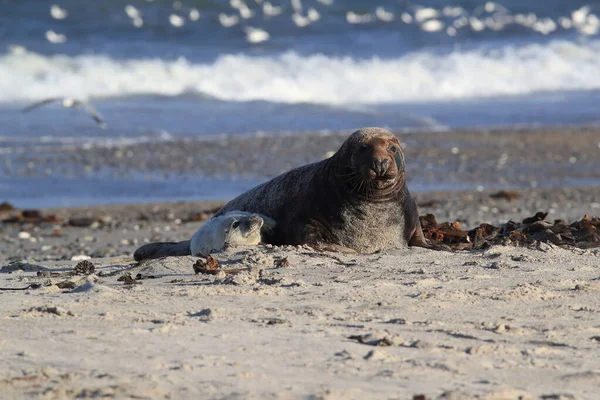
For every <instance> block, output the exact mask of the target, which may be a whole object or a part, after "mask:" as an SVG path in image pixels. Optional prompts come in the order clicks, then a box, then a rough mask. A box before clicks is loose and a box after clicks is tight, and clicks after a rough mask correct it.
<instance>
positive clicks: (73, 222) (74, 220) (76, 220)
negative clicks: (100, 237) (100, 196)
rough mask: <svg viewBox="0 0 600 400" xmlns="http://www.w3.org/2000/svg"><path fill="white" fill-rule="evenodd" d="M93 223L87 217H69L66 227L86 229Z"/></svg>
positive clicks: (91, 219) (92, 220)
mask: <svg viewBox="0 0 600 400" xmlns="http://www.w3.org/2000/svg"><path fill="white" fill-rule="evenodd" d="M94 222H95V220H94V219H93V218H89V217H71V218H69V221H68V222H67V224H68V225H70V226H74V227H78V228H87V227H88V226H90V225H92V224H93V223H94Z"/></svg>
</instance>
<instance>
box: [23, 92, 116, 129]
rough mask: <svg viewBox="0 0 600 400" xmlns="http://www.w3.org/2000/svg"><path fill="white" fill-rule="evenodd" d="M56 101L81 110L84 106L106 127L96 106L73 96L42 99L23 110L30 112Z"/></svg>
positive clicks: (103, 127) (98, 122)
mask: <svg viewBox="0 0 600 400" xmlns="http://www.w3.org/2000/svg"><path fill="white" fill-rule="evenodd" d="M55 101H60V103H61V104H62V106H63V107H65V108H75V109H76V110H80V109H81V108H82V107H83V109H84V110H85V112H87V113H88V114H89V115H90V116H91V117H92V119H93V120H94V121H95V122H96V123H97V124H98V125H99V126H100V128H102V129H106V121H104V118H103V117H102V115H100V113H99V112H98V111H96V109H95V108H94V107H92V106H91V105H90V104H89V103H87V102H85V101H83V100H77V99H73V98H71V97H51V98H48V99H45V100H41V101H38V102H36V103H33V104H31V105H29V106H27V107H25V108H24V109H23V112H24V113H26V112H29V111H31V110H33V109H35V108H38V107H41V106H44V105H46V104H50V103H53V102H55Z"/></svg>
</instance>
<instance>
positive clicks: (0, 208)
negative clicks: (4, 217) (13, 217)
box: [0, 201, 16, 212]
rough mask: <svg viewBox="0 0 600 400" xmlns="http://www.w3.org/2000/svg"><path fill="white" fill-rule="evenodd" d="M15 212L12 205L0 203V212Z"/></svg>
mask: <svg viewBox="0 0 600 400" xmlns="http://www.w3.org/2000/svg"><path fill="white" fill-rule="evenodd" d="M15 210H16V208H15V207H14V206H13V205H12V204H10V203H8V202H6V201H5V202H2V203H0V212H9V211H15Z"/></svg>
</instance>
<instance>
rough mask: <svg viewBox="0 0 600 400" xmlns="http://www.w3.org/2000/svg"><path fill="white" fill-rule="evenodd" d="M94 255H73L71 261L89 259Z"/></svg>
mask: <svg viewBox="0 0 600 400" xmlns="http://www.w3.org/2000/svg"><path fill="white" fill-rule="evenodd" d="M91 258H92V257H90V256H86V255H85V254H77V255H75V256H73V257H71V261H83V260H89V259H91Z"/></svg>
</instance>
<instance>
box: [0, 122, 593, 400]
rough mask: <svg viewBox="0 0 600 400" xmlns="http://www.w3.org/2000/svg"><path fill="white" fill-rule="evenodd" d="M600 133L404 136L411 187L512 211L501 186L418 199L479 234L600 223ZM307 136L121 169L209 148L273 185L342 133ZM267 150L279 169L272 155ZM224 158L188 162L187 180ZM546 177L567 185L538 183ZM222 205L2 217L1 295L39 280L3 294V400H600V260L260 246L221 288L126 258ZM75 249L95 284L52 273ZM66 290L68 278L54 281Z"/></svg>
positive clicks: (177, 235) (192, 226) (481, 195)
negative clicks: (419, 399)
mask: <svg viewBox="0 0 600 400" xmlns="http://www.w3.org/2000/svg"><path fill="white" fill-rule="evenodd" d="M599 132H600V131H598V130H596V129H592V128H573V129H567V130H564V131H561V130H553V131H513V132H479V134H477V132H439V133H435V132H432V133H428V134H426V135H422V136H419V135H418V134H403V135H402V139H403V141H404V142H405V143H406V145H407V155H406V157H407V161H408V174H409V177H410V179H409V187H412V185H414V186H418V185H419V184H420V182H422V181H423V180H424V181H427V179H429V178H428V177H432V178H431V179H433V180H439V179H441V178H443V179H446V180H447V181H448V182H451V183H453V182H456V185H459V184H460V183H461V182H462V183H463V184H464V183H466V184H469V185H471V187H476V186H478V185H479V184H480V182H482V181H485V182H487V183H488V185H487V186H496V185H493V184H492V183H494V182H495V183H496V184H497V185H498V186H502V185H503V182H512V183H514V185H513V186H516V187H517V190H515V194H516V198H513V199H507V198H494V197H492V196H491V195H493V194H495V193H496V192H497V191H498V188H497V187H494V188H479V190H460V188H459V187H456V188H455V190H450V191H448V190H440V191H414V195H415V197H416V199H417V202H418V203H419V205H420V211H421V213H422V214H425V213H433V214H435V215H436V217H437V219H438V221H455V220H458V221H460V222H461V225H462V226H463V227H465V228H473V227H475V226H477V225H479V224H480V223H482V222H489V223H492V224H501V223H504V222H507V221H508V220H509V219H513V220H515V221H519V220H521V219H523V218H525V217H529V216H531V215H533V214H534V213H535V212H537V211H548V212H549V219H556V218H560V219H564V220H565V221H567V222H572V221H575V220H578V219H580V218H581V217H583V215H584V214H590V215H600V186H594V185H593V184H590V185H572V184H569V182H571V183H573V182H577V180H581V181H582V182H594V179H598V178H599V177H600V166H599V165H598V164H600V148H599V147H598V143H599V142H600V133H599ZM316 138H321V139H316ZM313 139H314V141H308V142H311V143H313V144H312V145H310V146H309V147H308V148H299V147H298V148H294V146H293V145H292V143H293V141H292V139H291V138H289V137H283V136H282V137H280V138H278V139H273V138H268V139H265V138H255V139H253V140H250V139H248V138H233V139H232V138H230V139H219V140H216V141H212V142H209V143H212V145H205V146H200V145H198V147H197V148H195V147H193V146H192V145H190V144H188V145H187V146H184V145H183V144H182V145H181V146H177V145H173V146H170V147H168V149H169V150H168V151H159V149H160V146H159V145H149V144H147V145H144V146H137V147H136V153H135V155H132V156H131V157H130V158H131V160H129V158H128V157H121V158H120V159H119V160H121V161H119V162H120V164H118V165H117V167H118V168H119V170H122V171H124V173H126V171H128V170H129V169H131V168H138V169H139V168H146V167H144V165H146V164H139V162H140V160H141V159H145V157H146V156H147V155H154V158H153V159H151V160H149V161H147V169H148V171H152V170H153V169H152V168H155V167H153V165H157V164H158V166H156V168H157V169H156V170H164V169H168V168H169V166H171V167H172V168H173V170H175V169H178V168H180V167H178V166H177V165H178V164H177V163H176V162H175V160H183V159H182V158H181V157H182V154H183V153H182V152H186V154H188V155H189V154H195V155H196V156H197V157H198V158H197V159H198V160H204V159H205V157H208V154H212V155H213V156H214V157H216V158H217V159H218V160H219V164H220V165H221V166H223V167H225V168H227V167H226V166H228V165H230V166H231V168H232V171H234V170H236V169H241V168H244V169H245V170H248V171H250V172H252V173H254V174H255V175H256V176H259V175H261V174H263V175H269V174H271V173H273V171H275V170H277V171H278V172H279V171H280V169H281V170H283V169H286V168H288V167H292V166H295V165H299V164H302V163H304V162H308V161H311V160H315V159H318V158H319V157H321V154H322V153H324V152H325V151H324V150H325V149H331V150H335V148H336V146H337V145H336V143H337V144H339V143H340V142H341V140H343V136H342V135H337V136H336V135H314V137H313ZM236 140H241V141H243V143H237V142H235V141H236ZM318 140H321V142H319V141H318ZM219 143H220V144H219ZM236 143H237V144H239V145H241V144H243V145H244V146H246V147H244V149H245V151H244V152H242V154H243V155H242V156H240V157H241V158H239V159H236V158H235V157H233V156H231V149H232V148H237V147H235V146H233V144H236ZM250 143H252V144H253V146H256V147H248V145H249V144H250ZM274 143H278V144H277V146H276V147H277V149H278V150H277V151H274V150H273V149H274V147H273V146H275V145H274ZM326 144H327V145H326ZM210 146H212V147H210ZM162 149H163V150H164V146H163V148H162ZM219 149H220V150H219ZM125 150H126V149H125V148H119V149H115V148H112V149H90V150H89V152H90V153H83V154H80V155H78V156H77V157H79V156H81V159H80V160H79V159H76V158H73V160H72V162H73V164H74V165H81V163H83V160H86V162H90V163H92V164H91V165H92V167H93V163H94V162H98V163H100V162H101V161H102V162H106V161H107V160H111V157H112V156H111V154H112V155H113V156H114V154H115V152H117V151H121V152H123V151H125ZM130 150H131V149H130ZM204 151H206V152H207V153H202V152H204ZM197 152H199V153H200V154H198V153H197ZM92 153H93V155H92ZM265 153H267V154H272V159H264V158H261V157H260V155H261V154H265ZM123 154H127V153H126V152H125V153H121V155H123ZM132 154H133V153H132ZM236 154H238V155H239V154H240V153H236ZM503 154H508V159H506V157H503V156H502V155H503ZM202 155H205V157H202ZM69 157H73V155H69ZM220 157H222V158H220ZM227 157H230V158H227ZM243 157H247V158H246V159H244V158H243ZM286 157H287V158H286ZM461 157H462V158H461ZM90 160H91V161H90ZM228 160H229V161H231V160H234V161H232V162H231V163H230V162H229V161H228ZM253 160H254V161H253ZM501 160H505V161H503V162H500V161H501ZM37 162H39V163H44V162H46V161H43V160H38V161H36V163H37ZM115 162H116V161H115ZM156 163H157V164H156ZM245 163H248V164H247V166H246V164H245ZM213 164H215V161H214V160H213V162H212V163H211V162H207V163H206V164H205V163H204V161H198V162H194V163H193V165H192V166H190V168H191V169H190V171H197V170H198V171H205V170H207V168H209V167H211V166H213ZM429 164H431V166H429ZM182 165H183V164H182ZM274 165H277V167H278V168H277V169H276V168H274ZM181 168H184V167H183V166H181ZM211 168H212V167H211ZM544 179H546V180H547V181H548V182H553V184H552V185H548V186H558V188H543V186H545V184H544ZM574 179H576V180H575V181H574ZM534 181H536V182H538V183H537V184H536V185H533V184H532V182H534ZM519 182H520V183H519ZM527 183H529V185H527ZM531 186H542V188H540V187H538V188H532V187H531ZM224 200H226V199H224ZM220 204H221V203H220V202H211V203H207V202H188V203H161V204H132V205H113V206H100V207H83V208H69V209H43V210H40V212H41V214H42V215H41V216H42V217H43V218H42V219H43V220H44V221H45V222H44V221H42V222H35V221H36V218H35V217H36V215H35V214H34V215H31V214H30V217H31V218H29V219H28V221H29V222H27V221H21V222H13V223H9V222H5V223H2V224H0V268H2V270H1V271H0V287H1V288H25V287H27V286H28V285H30V284H40V285H41V286H40V287H39V288H37V289H28V290H23V291H5V290H2V291H0V304H1V305H0V319H2V323H1V324H0V358H2V359H3V360H5V362H4V363H3V364H2V366H1V367H0V392H2V393H3V394H6V395H7V396H10V398H42V397H44V398H72V397H76V396H81V397H84V398H85V397H94V396H96V397H98V396H106V397H109V398H110V397H113V398H126V397H137V398H189V397H198V396H199V397H202V398H323V399H338V398H339V399H348V398H356V399H359V398H360V399H363V398H403V399H404V398H412V396H415V395H419V394H423V395H426V396H427V398H432V399H435V398H446V399H448V398H456V399H469V398H487V399H514V398H517V397H519V396H521V398H523V399H527V398H531V399H533V398H541V397H543V396H546V397H545V398H553V399H554V398H556V399H573V398H581V399H593V398H595V396H596V394H597V390H596V388H597V385H598V382H599V380H600V372H599V371H598V368H597V359H596V357H595V354H596V351H595V350H596V349H597V346H598V342H599V339H598V337H599V335H600V330H599V328H598V327H599V326H600V313H599V311H600V310H598V307H597V301H596V298H597V296H596V293H597V291H598V289H600V287H599V286H598V285H599V284H598V282H599V280H598V278H599V277H600V251H599V250H598V249H589V250H580V249H561V248H558V247H556V246H553V245H550V244H543V245H542V246H540V247H539V248H538V249H526V248H515V247H511V246H493V247H492V248H491V249H487V250H485V251H473V252H460V253H447V252H432V251H428V250H424V249H399V250H391V251H387V252H382V253H378V254H375V255H363V256H347V255H336V254H332V253H330V254H316V253H314V252H313V251H312V250H310V249H308V248H304V247H301V248H293V247H284V248H272V247H268V246H267V247H263V246H259V247H252V248H237V249H231V250H230V251H229V252H227V253H224V254H219V255H217V258H218V259H219V260H220V262H221V265H222V267H224V268H245V269H247V271H245V272H242V273H240V274H237V275H225V274H224V273H220V274H219V275H217V276H213V275H202V274H200V275H196V274H194V271H193V267H192V265H193V264H194V262H195V261H196V259H195V258H193V257H183V258H167V259H163V260H157V261H151V262H145V263H142V264H139V265H137V264H135V263H133V262H132V260H131V258H130V257H131V254H132V253H133V250H134V249H135V248H136V247H138V246H139V245H141V244H142V243H145V242H148V241H158V240H160V241H163V240H169V241H171V240H172V241H179V240H184V239H187V238H189V237H190V236H191V234H192V233H193V232H194V231H195V230H196V229H197V228H198V227H199V226H201V224H202V220H203V219H205V218H207V217H209V216H210V213H211V212H212V211H214V210H215V209H216V208H218V207H219V205H220ZM15 206H18V204H15ZM19 212H20V211H19V210H12V211H10V210H7V211H0V216H1V217H2V219H6V218H9V217H10V216H11V215H17V214H18V213H19ZM77 256H86V257H92V258H91V259H90V261H91V262H92V263H93V264H94V265H95V266H96V272H95V273H94V274H91V275H88V276H66V275H63V276H57V275H56V273H61V274H64V273H65V272H66V271H70V270H72V269H73V267H74V266H75V264H77V262H78V261H72V258H74V257H75V258H76V257H77ZM283 259H287V260H288V262H289V265H288V266H286V267H282V266H281V264H280V261H281V260H283ZM39 271H41V272H42V274H41V276H38V272H39ZM126 273H130V274H131V275H132V276H133V277H135V276H136V275H137V274H140V275H139V277H140V278H141V279H139V280H138V283H136V284H133V285H126V284H124V282H123V281H119V280H118V278H119V277H120V276H122V275H123V274H126ZM65 280H67V281H71V282H72V284H71V285H69V286H68V287H65V288H63V289H61V288H59V287H58V286H57V285H56V284H57V283H60V282H64V281H65ZM443 396H445V397H443Z"/></svg>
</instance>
